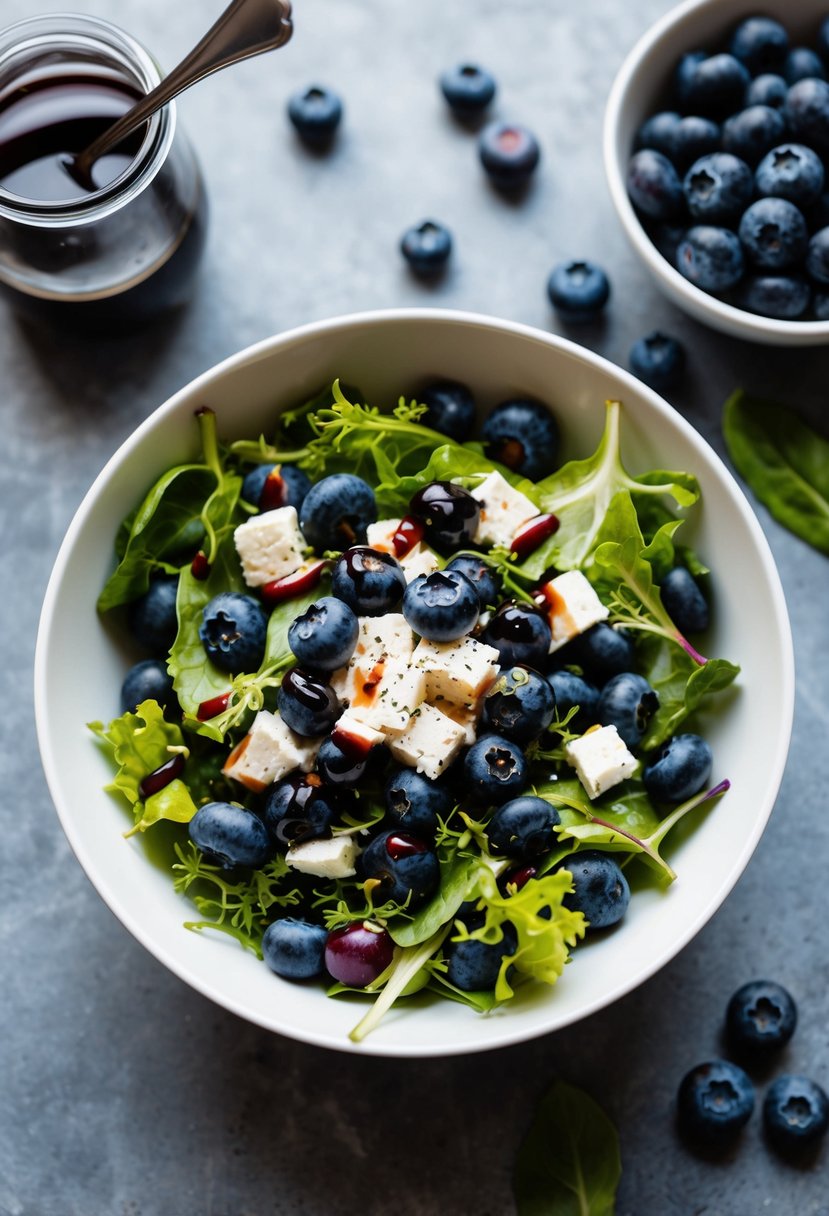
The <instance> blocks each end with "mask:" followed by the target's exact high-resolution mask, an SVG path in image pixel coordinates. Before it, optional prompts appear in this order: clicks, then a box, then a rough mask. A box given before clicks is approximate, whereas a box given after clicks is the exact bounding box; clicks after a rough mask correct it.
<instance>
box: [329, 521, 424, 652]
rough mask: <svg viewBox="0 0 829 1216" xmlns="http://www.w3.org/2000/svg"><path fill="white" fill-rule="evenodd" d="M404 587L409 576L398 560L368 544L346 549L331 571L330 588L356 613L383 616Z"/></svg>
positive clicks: (395, 601) (397, 602)
mask: <svg viewBox="0 0 829 1216" xmlns="http://www.w3.org/2000/svg"><path fill="white" fill-rule="evenodd" d="M405 590H406V576H405V574H404V573H403V570H402V568H401V566H400V563H399V562H398V561H397V559H396V558H394V557H392V555H391V554H390V553H381V552H380V550H378V549H371V548H369V547H368V546H367V545H354V546H352V548H350V549H346V551H345V553H343V555H342V556H341V557H339V558H338V559H337V561H336V562H335V563H334V567H333V569H332V571H331V591H332V592H333V594H334V595H335V596H336V597H337V598H338V599H340V600H342V601H343V602H344V603H346V604H347V605H348V606H349V608H351V609H353V611H354V612H356V614H357V616H384V615H385V613H387V612H391V611H392V610H393V609H394V608H395V607H396V606H397V605H398V604H399V603H400V600H401V598H402V596H403V592H404V591H405ZM336 666H338V667H341V666H342V664H341V663H338V664H336Z"/></svg>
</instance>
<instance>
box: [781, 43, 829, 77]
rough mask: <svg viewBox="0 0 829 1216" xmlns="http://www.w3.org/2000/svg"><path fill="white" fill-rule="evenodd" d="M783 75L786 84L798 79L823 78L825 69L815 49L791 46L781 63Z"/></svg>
mask: <svg viewBox="0 0 829 1216" xmlns="http://www.w3.org/2000/svg"><path fill="white" fill-rule="evenodd" d="M783 77H784V79H785V81H786V83H787V84H796V83H797V81H798V80H807V79H812V80H825V79H826V70H825V68H824V66H823V60H822V59H821V57H820V55H818V53H817V51H813V50H812V49H811V47H808V46H793V47H792V49H791V50H790V51H789V53H788V55H787V56H786V59H785V61H784V63H783Z"/></svg>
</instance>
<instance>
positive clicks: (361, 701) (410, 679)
mask: <svg viewBox="0 0 829 1216" xmlns="http://www.w3.org/2000/svg"><path fill="white" fill-rule="evenodd" d="M425 696H426V673H425V672H424V671H422V670H421V669H420V668H418V667H410V666H409V664H408V663H405V662H401V661H400V660H399V659H393V658H388V659H383V660H381V661H380V662H379V663H377V664H376V665H375V667H374V668H373V671H372V676H371V679H370V680H368V681H367V682H366V683H365V684H363V685H362V687H357V688H355V689H354V691H353V694H352V697H351V700H350V701H349V707H348V712H349V714H350V715H351V716H352V717H353V718H357V719H358V721H360V722H364V723H366V724H367V725H368V726H373V727H374V728H375V729H377V730H382V731H385V732H387V733H392V734H393V733H396V732H398V731H401V730H405V729H406V727H407V726H408V724H409V719H410V718H411V716H412V714H413V713H414V711H415V710H416V709H418V708H419V706H420V704H421V702H422V701H423V700H424V699H425Z"/></svg>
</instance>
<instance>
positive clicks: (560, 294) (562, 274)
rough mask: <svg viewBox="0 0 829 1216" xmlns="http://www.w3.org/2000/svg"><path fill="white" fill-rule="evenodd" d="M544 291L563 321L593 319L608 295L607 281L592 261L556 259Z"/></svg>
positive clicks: (603, 273) (608, 286)
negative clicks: (557, 262) (556, 261)
mask: <svg viewBox="0 0 829 1216" xmlns="http://www.w3.org/2000/svg"><path fill="white" fill-rule="evenodd" d="M547 295H548V296H549V297H550V303H551V304H552V306H553V308H555V310H556V312H558V314H559V315H560V316H561V317H562V319H563V320H565V321H575V322H578V321H593V320H595V318H596V317H597V316H599V314H600V313H601V312H602V310H603V309H604V306H605V304H607V301H608V300H609V298H610V282H609V280H608V277H607V275H606V274H605V272H604V271H603V270H602V268H601V266H596V265H595V264H594V263H593V262H587V261H576V262H559V264H558V265H557V266H555V267H554V268H553V270H552V273H551V274H550V277H549V279H548V280H547Z"/></svg>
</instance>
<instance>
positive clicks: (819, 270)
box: [806, 227, 829, 283]
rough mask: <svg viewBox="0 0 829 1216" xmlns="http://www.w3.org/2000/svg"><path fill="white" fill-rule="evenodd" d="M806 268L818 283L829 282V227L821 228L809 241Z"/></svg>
mask: <svg viewBox="0 0 829 1216" xmlns="http://www.w3.org/2000/svg"><path fill="white" fill-rule="evenodd" d="M806 270H807V271H808V273H809V275H810V276H811V278H813V279H814V280H815V282H816V283H829V227H827V228H821V229H820V231H819V232H816V233H815V234H814V236H813V237H812V239H811V240H810V241H809V248H808V251H807V253H806Z"/></svg>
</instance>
